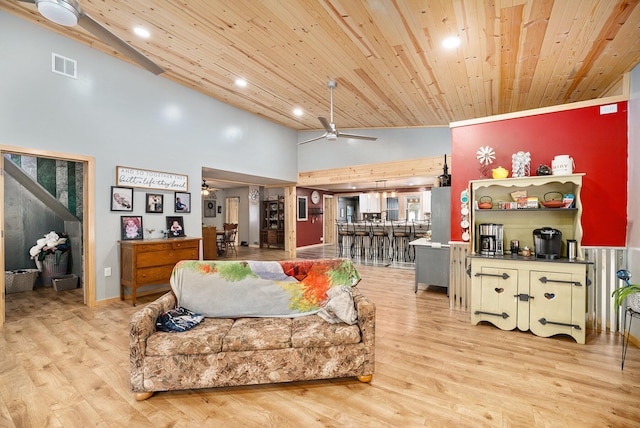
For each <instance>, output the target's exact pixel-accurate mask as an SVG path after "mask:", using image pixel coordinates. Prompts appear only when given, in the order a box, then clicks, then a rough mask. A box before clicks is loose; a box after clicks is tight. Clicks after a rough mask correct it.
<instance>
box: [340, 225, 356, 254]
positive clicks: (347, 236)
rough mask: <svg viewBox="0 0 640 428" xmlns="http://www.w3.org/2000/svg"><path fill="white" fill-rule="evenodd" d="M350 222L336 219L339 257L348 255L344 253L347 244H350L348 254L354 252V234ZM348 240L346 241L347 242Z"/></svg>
mask: <svg viewBox="0 0 640 428" xmlns="http://www.w3.org/2000/svg"><path fill="white" fill-rule="evenodd" d="M348 224H349V223H346V222H341V221H336V227H337V229H338V257H346V256H345V255H344V248H345V245H348V246H349V252H348V254H349V255H351V253H353V235H352V234H351V231H350V230H349V228H348V227H347V226H348ZM345 241H346V242H345Z"/></svg>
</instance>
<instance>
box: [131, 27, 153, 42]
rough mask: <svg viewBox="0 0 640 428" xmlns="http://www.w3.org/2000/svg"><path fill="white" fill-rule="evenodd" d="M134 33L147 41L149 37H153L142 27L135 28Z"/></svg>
mask: <svg viewBox="0 0 640 428" xmlns="http://www.w3.org/2000/svg"><path fill="white" fill-rule="evenodd" d="M133 32H134V33H136V35H138V36H140V37H143V38H145V39H146V38H148V37H149V36H150V35H151V33H149V32H148V31H147V30H145V29H144V28H142V27H136V28H134V29H133Z"/></svg>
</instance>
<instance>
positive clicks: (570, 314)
mask: <svg viewBox="0 0 640 428" xmlns="http://www.w3.org/2000/svg"><path fill="white" fill-rule="evenodd" d="M529 286H530V294H531V296H532V298H531V299H530V300H529V302H530V306H529V308H530V321H529V322H530V329H531V332H532V333H534V334H536V335H538V336H543V337H549V336H552V335H555V334H568V335H570V336H574V337H575V333H576V331H582V332H584V330H583V329H584V311H582V318H583V319H582V322H581V321H580V320H579V319H575V318H576V317H575V316H574V311H573V300H574V289H575V288H576V287H584V284H583V283H582V282H581V281H580V278H575V277H574V275H572V274H571V273H570V272H549V271H531V272H530V273H529ZM578 300H579V299H578Z"/></svg>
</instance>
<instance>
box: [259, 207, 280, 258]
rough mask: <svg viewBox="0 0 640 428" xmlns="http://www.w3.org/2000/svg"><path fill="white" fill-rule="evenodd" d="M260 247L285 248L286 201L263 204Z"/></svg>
mask: <svg viewBox="0 0 640 428" xmlns="http://www.w3.org/2000/svg"><path fill="white" fill-rule="evenodd" d="M260 246H261V247H267V248H271V247H278V248H284V199H278V200H271V201H263V202H262V224H261V227H260Z"/></svg>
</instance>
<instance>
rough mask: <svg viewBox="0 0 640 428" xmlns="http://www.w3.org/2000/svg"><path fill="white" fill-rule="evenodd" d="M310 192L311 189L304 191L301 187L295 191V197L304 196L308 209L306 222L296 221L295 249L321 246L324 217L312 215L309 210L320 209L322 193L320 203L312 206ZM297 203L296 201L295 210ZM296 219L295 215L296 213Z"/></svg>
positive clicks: (321, 198)
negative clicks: (315, 245)
mask: <svg viewBox="0 0 640 428" xmlns="http://www.w3.org/2000/svg"><path fill="white" fill-rule="evenodd" d="M311 192H313V189H305V188H302V187H298V188H297V189H296V195H297V196H306V197H307V204H308V209H309V216H308V220H307V221H296V247H304V246H307V245H314V244H321V243H322V241H321V238H322V234H323V232H324V227H323V226H324V216H323V215H316V216H314V215H312V214H311V208H322V201H323V199H324V198H323V196H324V195H323V193H322V192H321V191H318V193H320V202H319V203H317V204H314V203H312V202H311ZM297 206H298V203H297V200H296V209H297ZM296 218H297V213H296Z"/></svg>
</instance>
